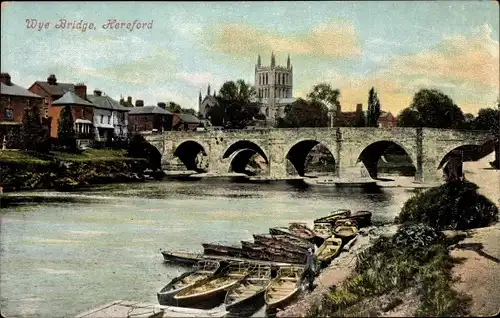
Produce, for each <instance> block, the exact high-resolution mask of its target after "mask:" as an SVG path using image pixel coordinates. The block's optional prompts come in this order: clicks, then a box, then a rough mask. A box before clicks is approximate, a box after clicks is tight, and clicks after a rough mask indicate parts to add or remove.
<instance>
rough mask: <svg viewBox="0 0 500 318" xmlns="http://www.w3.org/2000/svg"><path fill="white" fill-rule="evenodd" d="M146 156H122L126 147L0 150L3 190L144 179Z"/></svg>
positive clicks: (66, 187)
mask: <svg viewBox="0 0 500 318" xmlns="http://www.w3.org/2000/svg"><path fill="white" fill-rule="evenodd" d="M148 167H149V164H148V162H147V160H145V159H140V158H129V157H126V150H112V149H89V150H87V151H85V152H83V153H81V154H70V153H64V152H56V151H54V152H50V153H48V154H37V153H30V152H22V151H12V150H3V151H0V185H2V187H3V189H4V191H15V190H21V189H36V188H58V189H71V187H75V186H79V185H88V184H99V183H111V182H128V181H141V180H144V170H146V169H147V168H148Z"/></svg>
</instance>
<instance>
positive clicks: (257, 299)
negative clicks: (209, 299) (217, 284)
mask: <svg viewBox="0 0 500 318" xmlns="http://www.w3.org/2000/svg"><path fill="white" fill-rule="evenodd" d="M270 282H271V267H270V266H269V265H258V266H257V267H255V268H254V269H253V270H252V271H251V272H250V274H249V275H248V276H247V277H246V278H244V279H243V280H242V281H240V282H238V283H236V284H235V285H233V286H232V287H231V288H230V289H229V290H228V292H227V294H226V298H225V300H224V304H225V305H226V310H227V311H230V312H232V313H234V312H238V313H241V312H245V313H249V310H252V309H254V310H255V309H258V308H260V307H262V305H264V293H265V291H266V288H267V285H269V283H270Z"/></svg>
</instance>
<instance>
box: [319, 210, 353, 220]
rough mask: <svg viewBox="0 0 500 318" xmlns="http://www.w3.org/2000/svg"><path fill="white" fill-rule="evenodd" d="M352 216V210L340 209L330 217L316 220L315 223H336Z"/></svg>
mask: <svg viewBox="0 0 500 318" xmlns="http://www.w3.org/2000/svg"><path fill="white" fill-rule="evenodd" d="M350 215H351V210H349V209H338V210H335V211H332V212H331V213H330V215H328V216H324V217H321V218H319V219H316V220H314V223H335V221H337V220H340V219H342V218H346V217H348V216H350Z"/></svg>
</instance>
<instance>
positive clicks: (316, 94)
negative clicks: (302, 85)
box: [307, 83, 342, 126]
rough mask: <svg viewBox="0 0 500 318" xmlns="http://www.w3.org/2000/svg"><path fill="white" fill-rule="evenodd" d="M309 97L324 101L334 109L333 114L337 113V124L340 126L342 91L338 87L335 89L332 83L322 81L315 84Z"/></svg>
mask: <svg viewBox="0 0 500 318" xmlns="http://www.w3.org/2000/svg"><path fill="white" fill-rule="evenodd" d="M307 97H308V98H309V99H310V100H312V101H317V102H321V103H323V104H324V105H325V106H326V107H327V108H328V109H329V110H331V111H332V115H333V114H335V118H336V120H335V123H334V125H335V126H338V125H339V123H340V122H341V115H342V113H341V105H340V102H339V98H340V91H339V90H338V89H333V88H332V87H331V86H330V84H327V83H320V84H317V85H314V87H313V90H312V92H310V93H309V94H307Z"/></svg>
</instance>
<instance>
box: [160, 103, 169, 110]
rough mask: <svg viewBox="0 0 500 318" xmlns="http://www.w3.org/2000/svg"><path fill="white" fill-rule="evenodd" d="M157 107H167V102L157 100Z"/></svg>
mask: <svg viewBox="0 0 500 318" xmlns="http://www.w3.org/2000/svg"><path fill="white" fill-rule="evenodd" d="M158 107H160V108H163V109H165V108H167V104H165V103H164V102H159V103H158Z"/></svg>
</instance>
